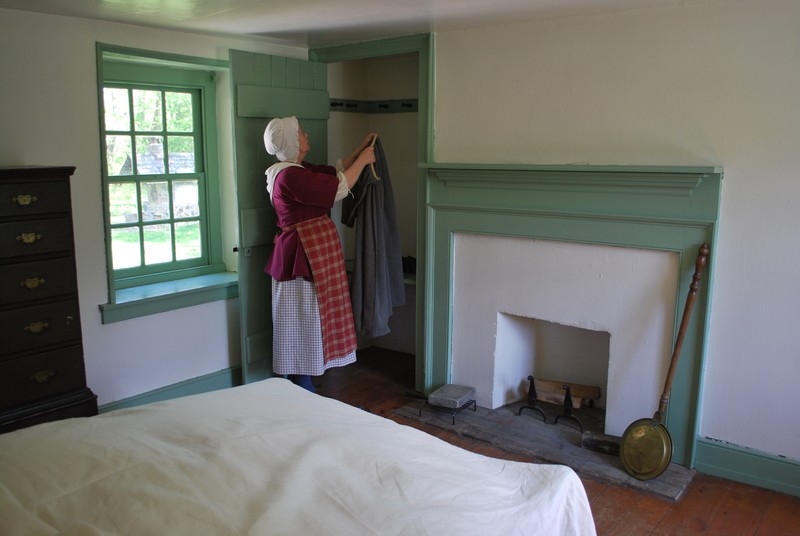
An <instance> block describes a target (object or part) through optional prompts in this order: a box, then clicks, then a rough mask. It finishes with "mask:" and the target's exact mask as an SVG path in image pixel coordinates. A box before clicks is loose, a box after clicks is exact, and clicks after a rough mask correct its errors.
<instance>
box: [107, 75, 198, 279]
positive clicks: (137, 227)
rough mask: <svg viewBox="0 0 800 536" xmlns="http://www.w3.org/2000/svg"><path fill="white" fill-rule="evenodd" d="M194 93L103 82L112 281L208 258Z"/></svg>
mask: <svg viewBox="0 0 800 536" xmlns="http://www.w3.org/2000/svg"><path fill="white" fill-rule="evenodd" d="M200 98H201V95H200V92H199V91H198V90H196V89H188V88H186V89H168V88H164V87H154V86H149V87H148V86H136V85H121V84H114V85H112V84H105V85H104V87H103V102H104V121H103V125H104V129H103V130H104V136H105V139H104V141H105V149H106V184H107V188H108V192H107V199H108V211H109V224H110V228H111V229H110V230H111V259H112V262H111V264H112V267H113V270H114V273H115V278H116V279H117V281H118V284H117V288H120V287H122V286H130V283H129V281H131V280H134V281H135V280H136V279H133V278H135V277H137V276H143V275H152V274H159V275H160V274H163V272H165V271H174V270H178V269H181V268H186V267H194V266H198V265H205V264H207V258H208V255H207V251H208V247H207V246H206V244H207V238H208V233H207V232H205V231H206V229H207V226H206V223H205V222H206V217H205V213H206V211H205V210H201V207H204V205H205V204H204V203H202V202H201V195H200V194H201V192H204V191H205V183H206V181H205V173H204V170H205V165H204V161H203V155H202V146H203V144H202V140H203V130H202V121H201V118H200V115H199V109H200ZM204 197H205V196H202V198H204ZM125 283H128V284H127V285H126V284H125Z"/></svg>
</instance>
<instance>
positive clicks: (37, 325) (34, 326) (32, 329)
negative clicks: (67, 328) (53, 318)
mask: <svg viewBox="0 0 800 536" xmlns="http://www.w3.org/2000/svg"><path fill="white" fill-rule="evenodd" d="M48 327H50V326H49V325H48V324H47V322H31V323H30V324H28V325H27V326H25V331H27V332H28V333H32V334H34V335H36V334H38V333H42V332H43V331H44V330H46V329H47V328H48Z"/></svg>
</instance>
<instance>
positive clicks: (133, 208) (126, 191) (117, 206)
mask: <svg viewBox="0 0 800 536" xmlns="http://www.w3.org/2000/svg"><path fill="white" fill-rule="evenodd" d="M108 210H109V213H110V214H111V223H136V222H138V221H139V207H138V205H137V203H136V185H135V184H134V183H132V182H114V183H111V184H109V185H108Z"/></svg>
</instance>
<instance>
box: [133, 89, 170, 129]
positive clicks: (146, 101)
mask: <svg viewBox="0 0 800 536" xmlns="http://www.w3.org/2000/svg"><path fill="white" fill-rule="evenodd" d="M133 117H134V122H133V128H134V130H136V131H137V132H145V131H148V132H152V131H160V130H163V129H164V127H163V123H162V122H161V92H160V91H151V90H145V89H134V90H133Z"/></svg>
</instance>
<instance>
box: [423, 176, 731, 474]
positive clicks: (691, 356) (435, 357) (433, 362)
mask: <svg viewBox="0 0 800 536" xmlns="http://www.w3.org/2000/svg"><path fill="white" fill-rule="evenodd" d="M421 168H422V169H424V170H425V171H426V173H427V181H426V188H425V221H426V240H425V243H426V247H425V260H424V262H425V273H427V274H431V275H430V276H429V277H426V280H425V311H426V314H425V338H424V340H425V356H426V359H425V371H424V378H425V384H424V389H425V391H426V392H430V390H432V389H435V388H436V387H438V386H440V385H443V384H445V383H448V382H449V379H450V373H451V360H452V355H451V348H452V344H451V333H452V329H451V328H452V315H453V308H452V292H453V286H452V281H453V279H452V269H453V243H454V236H455V235H456V234H457V233H475V234H483V235H496V236H507V237H527V238H534V239H543V240H557V241H566V242H574V243H587V244H601V245H612V246H622V247H633V248H645V249H658V250H663V251H670V252H676V253H678V254H679V256H680V271H679V281H678V284H677V286H676V288H675V292H676V300H675V302H676V304H677V307H676V311H675V318H676V321H675V326H676V330H677V326H678V325H679V324H680V321H679V319H680V315H681V314H682V307H683V304H684V302H685V297H686V294H687V293H688V289H689V284H690V283H691V278H692V274H693V273H694V262H695V258H696V256H697V251H698V248H699V247H700V245H701V244H703V243H704V242H708V243H709V244H711V258H710V262H709V266H708V268H707V272H706V275H705V277H704V283H703V291H702V292H701V293H700V295H699V296H698V300H697V305H696V306H695V311H694V314H693V316H692V319H691V322H690V326H689V329H688V330H687V334H686V338H685V341H684V346H683V351H682V355H681V359H680V361H679V364H678V370H677V372H676V375H675V380H674V384H673V388H672V395H671V399H670V405H669V409H668V413H667V418H666V425H667V427H668V429H669V430H670V434H671V435H672V439H673V442H674V455H673V461H675V462H677V463H681V464H683V465H686V466H689V467H692V466H693V463H694V455H695V448H696V438H697V431H698V408H699V404H698V400H699V397H700V392H701V389H702V377H701V372H702V370H703V360H704V355H705V340H706V336H705V335H706V329H707V325H708V317H709V310H708V304H709V303H710V300H709V297H710V295H711V289H712V286H713V271H714V270H713V265H714V262H713V261H714V253H713V252H714V241H715V240H714V239H715V236H716V230H717V220H718V217H719V200H720V191H721V185H722V169H721V168H717V167H674V166H669V167H667V166H589V165H563V166H558V165H556V166H550V165H548V166H535V165H530V166H528V165H504V164H469V163H452V164H451V163H447V164H442V163H427V164H422V165H421ZM654 396H655V395H654Z"/></svg>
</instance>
